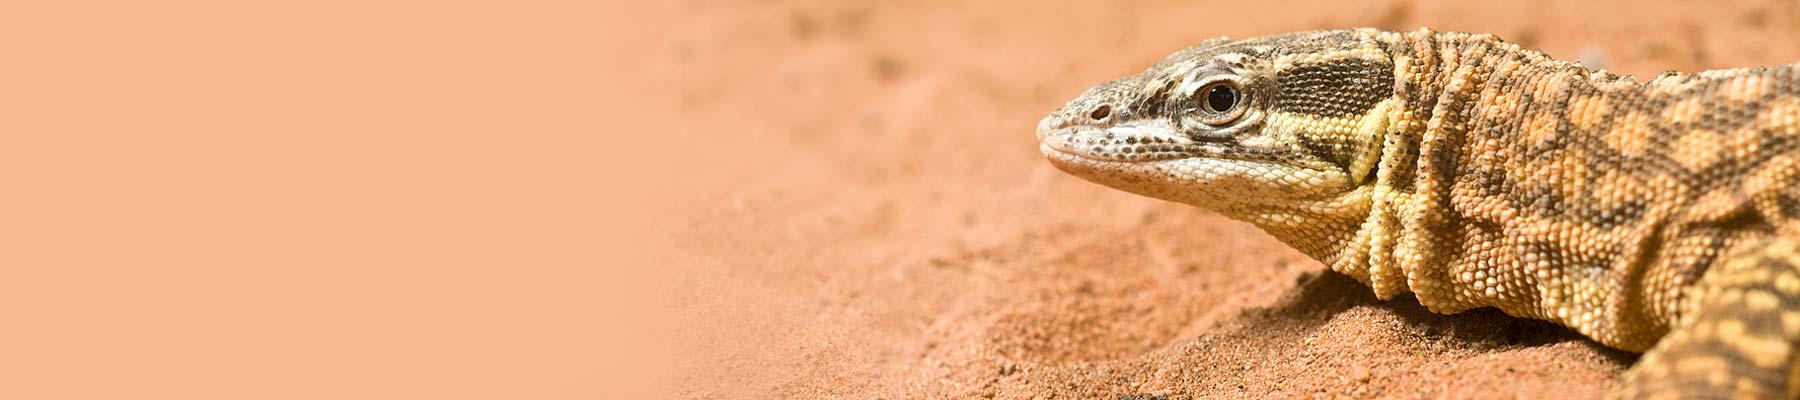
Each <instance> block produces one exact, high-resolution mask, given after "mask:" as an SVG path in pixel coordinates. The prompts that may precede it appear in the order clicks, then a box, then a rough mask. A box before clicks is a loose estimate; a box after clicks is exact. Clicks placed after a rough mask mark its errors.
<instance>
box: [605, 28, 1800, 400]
mask: <svg viewBox="0 0 1800 400" xmlns="http://www.w3.org/2000/svg"><path fill="white" fill-rule="evenodd" d="M1060 3H1062V2H1036V1H995V2H952V1H925V2H903V3H902V2H894V3H885V2H836V1H757V2H683V3H673V4H674V5H671V6H668V7H675V8H679V9H678V10H674V11H675V13H674V15H679V16H680V17H679V18H673V19H670V20H667V21H658V22H656V23H655V24H656V25H658V26H659V28H660V29H659V30H660V31H661V32H662V34H659V35H650V36H645V37H641V38H631V39H630V40H631V43H630V45H631V46H632V48H634V49H636V50H634V54H635V55H634V57H636V58H637V61H641V62H643V63H644V64H643V65H642V66H641V67H640V68H641V69H642V71H643V72H644V73H646V74H647V75H645V76H646V77H647V78H646V81H645V82H648V84H646V86H658V85H660V87H658V90H657V91H656V93H655V96H656V97H654V98H653V99H652V101H654V102H659V103H658V104H664V105H667V106H668V108H667V109H668V110H671V111H670V112H673V113H674V114H676V115H675V117H676V118H674V119H673V120H674V121H676V122H674V123H672V124H668V123H658V124H657V125H658V126H660V127H661V129H658V130H656V131H653V132H652V133H651V134H659V135H667V138H666V140H669V141H670V142H669V143H671V144H670V146H673V147H664V148H658V149H650V150H652V151H661V152H664V153H666V154H670V155H674V156H673V157H669V158H668V160H670V161H668V162H669V164H667V165H666V166H667V167H670V168H679V169H680V176H681V177H680V178H679V179H677V178H674V175H673V174H671V175H670V178H667V179H659V180H654V181H655V182H657V183H656V184H659V185H665V186H671V187H676V188H674V189H671V190H670V193H681V194H682V195H681V196H677V197H676V198H673V199H668V200H666V201H662V202H661V203H662V204H663V207H662V208H661V210H662V211H661V212H660V213H658V214H656V215H658V216H659V217H658V221H659V222H658V223H657V226H658V227H659V231H658V232H657V234H659V235H663V236H664V237H666V238H668V239H671V240H672V242H673V243H672V244H670V246H673V247H672V248H670V249H667V251H666V252H665V253H664V254H663V255H664V256H665V257H666V259H664V260H663V261H662V263H663V265H665V266H666V268H662V269H660V270H659V272H661V273H663V274H662V275H660V276H659V279H660V281H659V283H658V284H657V286H655V288H656V292H658V293H660V297H659V298H658V301H659V302H660V305H661V307H664V308H663V309H664V310H666V317H668V318H669V321H667V323H666V324H664V325H662V328H663V329H662V330H661V331H659V335H660V336H659V337H660V338H662V339H664V340H666V341H667V342H668V343H669V344H673V345H674V346H675V347H674V350H671V351H670V353H669V354H668V355H670V356H672V357H670V360H669V362H671V363H672V364H670V365H667V366H666V367H667V368H669V369H668V370H669V371H673V372H674V373H673V374H672V376H670V377H668V378H669V379H672V380H670V381H668V382H667V383H668V384H669V385H670V386H668V387H666V388H665V390H666V392H663V393H662V394H663V395H664V396H667V397H673V398H684V399H687V398H696V399H712V398H720V399H724V398H733V399H735V398H859V399H860V398H1006V399H1025V398H1132V399H1181V398H1190V397H1191V398H1219V397H1223V398H1267V397H1275V398H1293V397H1329V398H1338V397H1357V398H1363V397H1384V398H1385V397H1391V398H1440V397H1447V398H1538V397H1594V396H1597V395H1599V394H1601V393H1604V392H1605V391H1606V390H1607V389H1609V388H1610V387H1612V386H1613V385H1614V384H1615V380H1616V376H1617V375H1618V374H1619V373H1620V372H1621V371H1623V370H1624V369H1625V368H1627V367H1629V365H1630V364H1631V363H1632V362H1633V361H1634V360H1635V359H1636V355H1634V354H1630V353H1625V352H1619V351H1613V350H1608V349H1605V348H1602V347H1600V346H1598V345H1596V344H1595V343H1593V342H1591V341H1588V340H1585V339H1583V338H1581V337H1580V336H1578V335H1576V334H1574V333H1572V332H1571V331H1568V330H1566V329H1563V328H1559V327H1556V326H1553V325H1550V324H1547V323H1541V322H1536V321H1527V320H1520V319H1515V318H1510V317H1507V316H1505V315H1504V314H1501V313H1499V312H1497V311H1493V310H1476V311H1472V312H1467V313H1463V314H1459V315H1448V316H1446V315H1437V314H1432V313H1430V312H1427V311H1425V310H1424V309H1423V308H1422V307H1421V306H1419V305H1418V303H1417V302H1416V301H1415V300H1413V299H1411V298H1407V297H1402V298H1399V299H1395V300H1392V301H1381V300H1378V299H1375V298H1374V297H1373V296H1372V295H1371V294H1370V293H1369V291H1368V290H1367V289H1366V288H1365V287H1363V286H1361V285H1360V284H1358V283H1356V282H1354V281H1353V280H1350V279H1349V278H1346V277H1343V276H1341V275H1337V274H1335V273H1330V272H1326V271H1324V269H1323V268H1322V266H1321V265H1320V264H1319V263H1317V262H1316V261H1313V260H1310V259H1308V258H1306V257H1305V256H1303V255H1301V254H1299V253H1297V252H1295V251H1293V250H1290V249H1288V248H1286V247H1284V246H1283V245H1282V244H1280V243H1278V242H1276V241H1275V240H1273V239H1272V238H1270V237H1269V236H1267V235H1265V234H1264V233H1262V232H1261V231H1259V230H1257V229H1256V228H1254V227H1252V226H1249V225H1247V224H1243V223H1240V222H1236V221H1232V220H1229V219H1226V218H1223V217H1220V216H1218V215H1215V214H1211V213H1208V212H1206V211H1203V210H1198V209H1194V208H1191V207H1187V206H1182V205H1177V204H1169V203H1164V202H1160V201H1156V200H1151V199H1146V198H1140V197H1136V196H1132V195H1128V194H1125V193H1122V192H1117V191H1113V190H1110V189H1106V188H1103V187H1100V186H1098V185H1094V184H1091V183H1088V182H1085V181H1082V180H1080V179H1077V178H1074V177H1071V176H1067V175H1064V174H1062V173H1060V172H1059V171H1057V170H1055V169H1054V168H1052V167H1051V166H1050V165H1049V164H1048V163H1046V162H1044V161H1043V160H1042V158H1041V156H1040V155H1039V154H1038V153H1037V149H1036V143H1035V139H1034V138H1033V136H1032V129H1033V127H1034V126H1035V123H1036V121H1037V119H1038V118H1040V117H1041V116H1042V115H1043V114H1044V113H1046V112H1048V111H1050V110H1051V109H1053V108H1055V107H1057V106H1058V105H1060V104H1061V103H1062V102H1064V101H1066V100H1068V99H1069V98H1071V97H1073V96H1074V95H1076V94H1078V93H1080V92H1081V91H1083V90H1084V89H1086V88H1087V87H1089V86H1092V85H1095V84H1098V83H1100V82H1103V81H1105V80H1108V79H1112V78H1114V77H1118V76H1121V75H1125V74H1129V73H1133V72H1135V71H1138V70H1141V69H1142V68H1144V67H1145V66H1147V65H1149V64H1150V63H1152V62H1154V61H1156V60H1157V59H1160V58H1161V57H1163V56H1164V55H1165V54H1167V53H1169V52H1172V51H1174V50H1176V49H1179V48H1181V47H1183V46H1186V45H1188V44H1192V43H1195V42H1198V41H1200V40H1202V39H1205V38H1209V37H1214V36H1221V35H1225V36H1232V37H1248V36H1256V35H1261V34H1271V33H1279V32H1286V31H1294V30H1306V29H1319V28H1331V27H1356V26H1371V27H1380V28H1388V29H1414V28H1417V27H1420V26H1427V27H1431V28H1433V29H1437V30H1460V31H1476V32H1489V33H1494V34H1498V35H1500V36H1501V37H1503V38H1506V39H1508V40H1512V41H1515V42H1519V43H1522V44H1523V45H1525V46H1528V47H1538V48H1542V49H1543V50H1545V51H1547V52H1549V53H1550V54H1551V55H1554V56H1557V57H1560V58H1565V59H1577V60H1583V61H1585V62H1589V63H1592V64H1597V65H1599V66H1601V67H1604V68H1607V69H1610V70H1613V71H1616V72H1621V73H1628V74H1634V75H1637V76H1639V77H1648V76H1653V75H1654V74H1655V73H1657V72H1659V71H1661V70H1664V69H1678V70H1688V71H1694V70H1701V69H1707V68H1718V67H1731V66H1747V65H1759V64H1779V63H1789V62H1794V61H1800V40H1794V39H1795V38H1800V3H1795V2H1791V1H1788V2H1781V1H1727V2H1719V3H1718V4H1715V5H1708V6H1704V7H1681V6H1680V5H1681V4H1683V3H1681V2H1673V1H1608V2H1582V3H1579V4H1577V3H1576V2H1549V1H1524V2H1481V3H1477V2H1469V3H1439V2H1405V1H1347V2H1316V3H1315V2H1295V1H1258V2H1179V1H1148V2H1134V3H1128V4H1126V3H1121V4H1113V3H1110V2H1093V3H1086V2H1070V3H1071V4H1060ZM640 122H642V121H640Z"/></svg>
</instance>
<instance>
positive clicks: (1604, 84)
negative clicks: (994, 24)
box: [1037, 29, 1800, 398]
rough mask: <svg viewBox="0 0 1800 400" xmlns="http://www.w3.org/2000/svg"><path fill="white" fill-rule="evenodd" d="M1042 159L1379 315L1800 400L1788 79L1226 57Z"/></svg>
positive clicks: (1148, 78)
mask: <svg viewBox="0 0 1800 400" xmlns="http://www.w3.org/2000/svg"><path fill="white" fill-rule="evenodd" d="M1037 137H1038V140H1039V150H1040V151H1041V152H1042V153H1043V154H1044V156H1045V157H1046V158H1047V159H1048V160H1049V161H1050V163H1051V164H1054V165H1055V166H1056V167H1057V168H1058V169H1061V170H1063V171H1065V172H1067V173H1069V174H1072V175H1075V176H1078V177H1081V178H1083V179H1086V180H1089V181H1092V182H1095V183H1099V184H1102V185H1106V186H1110V187H1113V188H1116V189H1121V190H1124V191H1127V192H1131V193H1136V194H1140V195H1144V196H1149V197H1154V198H1159V199H1164V200H1170V201H1176V202H1181V203H1187V204H1190V205H1194V206H1198V207H1201V208H1206V209H1210V210H1214V211H1216V212H1219V213H1221V214H1224V215H1226V216H1229V217H1232V218H1234V219H1238V220H1241V221H1246V222H1249V223H1252V224H1254V225H1256V226H1258V227H1260V228H1262V229H1263V230H1264V231H1266V232H1268V233H1269V234H1270V235H1272V236H1274V237H1275V238H1277V239H1278V240H1281V241H1282V242H1284V243H1286V244H1288V245H1290V246H1292V247H1294V248H1296V249H1297V250H1299V251H1301V252H1303V253H1305V254H1307V255H1308V256H1311V257H1312V258H1314V259H1317V260H1319V261H1320V262H1322V263H1324V264H1325V265H1326V266H1328V267H1329V268H1330V269H1331V270H1333V271H1337V272H1339V273H1343V274H1346V275H1349V276H1351V277H1353V278H1355V279H1356V280H1358V281H1361V282H1363V283H1365V284H1367V285H1368V286H1369V287H1370V288H1371V289H1373V290H1374V292H1375V294H1376V295H1377V296H1378V297H1380V298H1382V299H1391V298H1393V297H1394V296H1396V295H1399V294H1402V293H1407V292H1410V293H1412V294H1413V295H1414V296H1415V297H1416V298H1417V299H1418V301H1419V302H1420V303H1421V304H1423V305H1424V306H1425V307H1426V308H1428V309H1430V310H1431V311H1433V312H1439V313H1456V312H1460V311H1463V310H1468V309H1471V308H1476V307H1494V308H1498V309H1500V310H1501V311H1504V312H1506V313H1507V314H1510V315H1513V316H1518V317H1524V318H1535V319H1542V320H1548V321H1552V322H1555V323H1558V324H1561V325H1564V326H1567V327H1569V328H1572V329H1574V330H1575V331H1577V332H1579V333H1581V334H1583V335H1585V336H1587V337H1589V338H1592V339H1593V340H1595V341H1597V342H1599V343H1601V344H1604V345H1606V346H1610V347H1614V348H1619V349H1624V350H1628V351H1635V352H1644V355H1643V357H1642V358H1640V359H1639V360H1638V362H1637V363H1636V364H1635V365H1634V366H1632V367H1631V368H1630V369H1629V370H1628V371H1627V372H1626V373H1625V374H1624V376H1623V378H1622V382H1621V384H1620V385H1619V386H1618V387H1617V389H1616V391H1615V392H1614V393H1613V395H1614V396H1616V397H1624V398H1655V397H1668V395H1675V396H1688V397H1691V396H1703V397H1704V396H1715V397H1717V396H1722V397H1737V398H1746V397H1756V398H1776V397H1781V398H1795V397H1797V396H1800V368H1795V364H1796V362H1797V360H1800V351H1797V350H1800V348H1797V347H1796V346H1800V270H1797V269H1796V268H1797V267H1800V249H1797V243H1800V64H1793V65H1786V66H1776V67H1758V68H1739V69H1727V70H1714V71H1705V72H1699V73H1678V72H1666V73H1663V74H1662V75H1660V76H1657V77H1656V78H1654V79H1652V80H1650V81H1648V82H1639V81H1638V80H1636V79H1634V78H1632V77H1629V76H1621V75H1616V74H1612V73H1608V72H1606V71H1604V70H1602V71H1591V70H1589V69H1587V68H1585V67H1583V66H1582V65H1580V64H1577V63H1573V62H1566V61H1560V60H1556V59H1554V58H1551V57H1550V56H1547V55H1545V54H1544V53H1542V52H1539V51H1536V50H1530V49H1524V48H1520V47H1519V46H1517V45H1515V44H1511V43H1508V42H1505V41H1502V40H1500V39H1499V38H1497V37H1495V36H1493V35H1486V34H1469V33H1455V32H1434V31H1430V30H1426V29H1421V30H1418V31H1412V32H1391V31H1380V30H1373V29H1345V30H1327V31H1313V32H1300V33H1292V34H1284V35H1276V36H1266V37H1259V38H1252V39H1247V40H1235V41H1234V40H1229V39H1226V38H1218V39H1212V40H1207V41H1205V42H1202V43H1200V44H1199V45H1195V46H1193V47H1189V48H1187V49H1184V50H1181V51H1179V52H1177V53H1175V54H1173V55H1171V56H1169V57H1168V58H1166V59H1164V60H1162V61H1161V62H1159V63H1157V64H1156V65H1154V66H1151V67H1150V68H1149V69H1147V70H1145V71H1144V72H1142V73H1139V74H1137V75H1133V76H1129V77H1125V78H1121V79H1118V80H1114V81H1111V82H1107V83H1105V84H1102V85H1099V86H1098V87H1094V88H1092V89H1090V90H1088V91H1087V92H1086V93H1084V94H1082V95H1080V96H1078V97H1077V98H1075V99H1074V100H1072V101H1070V102H1068V103H1067V104H1066V105H1065V106H1063V107H1062V108H1060V109H1058V110H1056V111H1054V112H1052V113H1051V114H1050V115H1049V116H1047V117H1045V118H1044V119H1043V120H1041V121H1040V122H1039V123H1038V126H1037Z"/></svg>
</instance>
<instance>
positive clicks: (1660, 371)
mask: <svg viewBox="0 0 1800 400" xmlns="http://www.w3.org/2000/svg"><path fill="white" fill-rule="evenodd" d="M1733 254H1734V255H1732V256H1728V257H1727V258H1725V259H1723V260H1721V261H1722V262H1721V263H1720V264H1717V265H1715V266H1714V267H1713V270H1711V271H1709V272H1707V273H1706V276H1705V277H1703V278H1701V279H1700V281H1699V282H1696V283H1695V285H1694V286H1693V287H1692V288H1691V289H1689V292H1688V293H1687V297H1686V299H1684V300H1683V303H1682V305H1681V310H1682V316H1681V317H1680V320H1679V321H1678V322H1677V324H1676V326H1675V328H1674V329H1673V330H1671V331H1670V332H1669V334H1668V335H1667V336H1664V337H1663V339H1662V340H1661V341H1658V342H1657V344H1656V346H1654V347H1652V348H1651V349H1650V351H1648V352H1645V353H1644V357H1643V358H1642V359H1640V360H1638V363H1637V365H1636V366H1633V367H1632V368H1631V370H1630V371H1627V372H1626V373H1625V377H1624V385H1623V386H1622V387H1621V388H1620V390H1619V391H1617V392H1615V393H1614V397H1618V398H1721V399H1726V398H1736V399H1751V398H1755V399H1772V398H1784V399H1792V398H1800V375H1796V373H1800V369H1797V368H1795V362H1796V361H1797V359H1796V357H1795V356H1796V355H1800V246H1797V245H1796V240H1795V239H1793V238H1776V239H1768V240H1763V241H1760V242H1756V243H1751V244H1749V245H1747V246H1744V247H1741V250H1739V251H1737V252H1734V253H1733Z"/></svg>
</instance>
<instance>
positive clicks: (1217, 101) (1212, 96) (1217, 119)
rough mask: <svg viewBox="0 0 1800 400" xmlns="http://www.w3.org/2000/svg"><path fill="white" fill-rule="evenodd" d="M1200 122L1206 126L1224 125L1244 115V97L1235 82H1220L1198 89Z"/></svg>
mask: <svg viewBox="0 0 1800 400" xmlns="http://www.w3.org/2000/svg"><path fill="white" fill-rule="evenodd" d="M1199 94H1200V95H1201V96H1204V97H1202V98H1200V99H1198V100H1200V104H1199V106H1200V107H1199V108H1200V113H1199V114H1200V120H1201V122H1205V123H1206V124H1207V125H1224V124H1229V123H1231V122H1232V121H1236V120H1237V119H1238V117H1239V116H1242V115H1244V106H1243V103H1244V96H1243V92H1241V91H1239V90H1238V86H1237V83H1236V82H1232V81H1221V82H1214V83H1212V84H1208V85H1206V86H1205V87H1202V88H1200V92H1199Z"/></svg>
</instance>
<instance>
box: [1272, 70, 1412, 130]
mask: <svg viewBox="0 0 1800 400" xmlns="http://www.w3.org/2000/svg"><path fill="white" fill-rule="evenodd" d="M1393 71H1394V66H1393V64H1390V63H1388V62H1387V61H1382V60H1369V59H1341V60H1333V61H1329V62H1322V63H1314V64H1301V65H1296V66H1293V67H1289V68H1287V69H1284V70H1281V71H1280V72H1278V73H1277V75H1276V77H1275V79H1276V82H1278V87H1279V89H1278V92H1277V93H1276V94H1275V96H1276V97H1275V107H1276V108H1277V109H1280V110H1282V111H1287V112H1292V113H1298V114H1306V115H1318V116H1327V117H1341V116H1351V115H1361V114H1363V113H1366V112H1368V111H1369V110H1370V109H1373V108H1375V104H1376V103H1380V102H1381V101H1382V100H1385V99H1387V98H1389V97H1392V96H1393V94H1394V72H1393Z"/></svg>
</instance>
